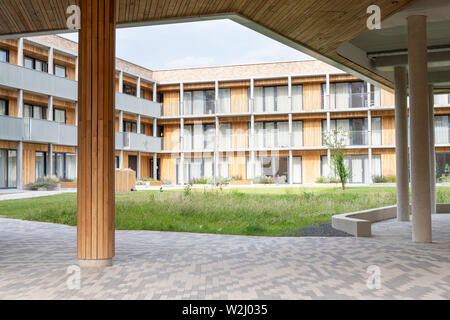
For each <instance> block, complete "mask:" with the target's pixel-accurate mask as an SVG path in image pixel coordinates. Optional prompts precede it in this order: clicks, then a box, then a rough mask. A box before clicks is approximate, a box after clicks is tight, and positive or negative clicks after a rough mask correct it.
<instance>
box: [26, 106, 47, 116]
mask: <svg viewBox="0 0 450 320" xmlns="http://www.w3.org/2000/svg"><path fill="white" fill-rule="evenodd" d="M23 110H24V112H23V114H24V117H25V118H33V119H45V118H46V114H47V108H46V107H42V106H34V105H31V104H25V105H24V109H23Z"/></svg>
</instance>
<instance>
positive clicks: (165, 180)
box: [161, 179, 172, 186]
mask: <svg viewBox="0 0 450 320" xmlns="http://www.w3.org/2000/svg"><path fill="white" fill-rule="evenodd" d="M161 182H162V184H163V185H165V186H168V185H171V184H172V181H170V180H167V179H163V180H162V181H161Z"/></svg>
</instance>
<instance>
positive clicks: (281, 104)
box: [249, 85, 303, 113]
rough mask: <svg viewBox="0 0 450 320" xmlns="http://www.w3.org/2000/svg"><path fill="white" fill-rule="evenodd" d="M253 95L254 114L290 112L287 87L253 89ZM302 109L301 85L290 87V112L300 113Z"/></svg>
mask: <svg viewBox="0 0 450 320" xmlns="http://www.w3.org/2000/svg"><path fill="white" fill-rule="evenodd" d="M249 90H250V89H249ZM253 95H254V112H256V113H262V112H290V111H291V105H290V104H289V87H288V86H278V87H255V88H254V91H253ZM249 96H250V94H249ZM302 109H303V88H302V86H301V85H299V86H292V111H300V110H302Z"/></svg>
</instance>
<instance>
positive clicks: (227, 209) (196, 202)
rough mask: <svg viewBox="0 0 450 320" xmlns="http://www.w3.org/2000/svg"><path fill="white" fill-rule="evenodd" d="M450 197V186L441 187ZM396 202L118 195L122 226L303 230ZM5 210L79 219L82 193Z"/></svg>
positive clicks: (251, 192) (366, 192)
mask: <svg viewBox="0 0 450 320" xmlns="http://www.w3.org/2000/svg"><path fill="white" fill-rule="evenodd" d="M437 190H438V191H437V195H438V202H447V203H448V202H450V187H438V189H437ZM392 204H395V188H393V187H379V188H378V187H377V188H348V189H347V190H345V191H342V190H340V189H339V188H309V189H308V188H258V189H247V188H242V189H227V190H223V191H220V190H211V189H207V190H203V189H193V190H192V191H191V192H190V194H186V193H185V191H184V190H177V191H164V192H163V193H160V192H159V191H142V192H134V193H130V194H118V195H117V196H116V228H117V229H119V230H160V231H180V232H200V233H222V234H241V235H263V236H300V235H301V229H302V228H304V227H310V226H314V225H318V224H322V223H329V222H330V221H331V217H332V216H333V215H335V214H338V213H345V212H352V211H357V210H363V209H370V208H376V207H381V206H387V205H392ZM0 216H4V217H8V218H14V219H24V220H33V221H43V222H54V223H60V224H67V225H71V226H75V225H76V195H75V194H61V195H57V196H51V197H42V198H32V199H25V200H23V199H22V200H10V201H0Z"/></svg>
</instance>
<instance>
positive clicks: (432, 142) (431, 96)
mask: <svg viewBox="0 0 450 320" xmlns="http://www.w3.org/2000/svg"><path fill="white" fill-rule="evenodd" d="M428 96H429V101H428V108H429V109H428V110H429V117H428V121H429V123H428V125H429V130H430V184H431V213H432V214H434V213H436V153H435V151H436V148H435V137H434V134H435V132H434V87H433V86H432V85H429V86H428Z"/></svg>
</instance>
